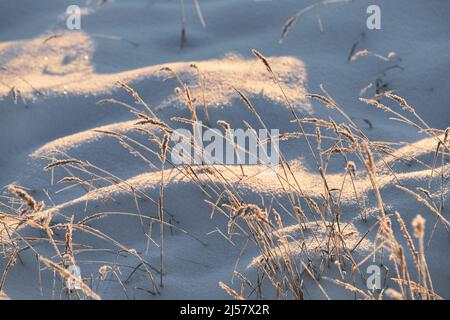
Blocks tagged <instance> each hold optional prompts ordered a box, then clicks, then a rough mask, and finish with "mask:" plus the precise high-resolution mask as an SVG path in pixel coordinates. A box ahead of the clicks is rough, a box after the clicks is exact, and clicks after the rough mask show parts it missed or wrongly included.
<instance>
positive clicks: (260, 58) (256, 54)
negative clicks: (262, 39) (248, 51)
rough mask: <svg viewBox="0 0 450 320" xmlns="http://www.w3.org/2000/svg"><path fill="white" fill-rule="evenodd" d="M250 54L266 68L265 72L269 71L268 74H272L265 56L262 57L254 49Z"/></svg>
mask: <svg viewBox="0 0 450 320" xmlns="http://www.w3.org/2000/svg"><path fill="white" fill-rule="evenodd" d="M252 52H253V54H254V55H255V56H256V57H257V58H258V59H259V60H261V62H262V63H263V64H264V65H265V66H266V68H267V71H269V72H270V73H273V70H272V67H271V66H270V64H269V61H268V60H267V58H266V57H265V56H263V54H262V53H261V52H259V51H258V50H256V49H252Z"/></svg>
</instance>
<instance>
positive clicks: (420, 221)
mask: <svg viewBox="0 0 450 320" xmlns="http://www.w3.org/2000/svg"><path fill="white" fill-rule="evenodd" d="M425 222H426V220H425V218H424V217H422V216H421V215H420V214H418V215H417V216H416V217H415V218H414V220H413V221H412V223H411V225H412V227H413V229H414V237H416V238H417V239H423V237H424V236H425Z"/></svg>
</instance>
